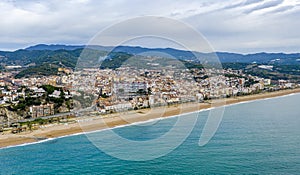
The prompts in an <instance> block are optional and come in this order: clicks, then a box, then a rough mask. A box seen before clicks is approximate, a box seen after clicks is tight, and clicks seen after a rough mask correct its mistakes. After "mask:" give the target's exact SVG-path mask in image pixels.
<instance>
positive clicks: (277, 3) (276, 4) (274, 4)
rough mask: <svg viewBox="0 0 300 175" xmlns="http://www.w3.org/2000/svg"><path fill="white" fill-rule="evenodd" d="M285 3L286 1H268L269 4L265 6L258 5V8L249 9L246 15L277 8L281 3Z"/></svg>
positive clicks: (264, 4) (266, 3)
mask: <svg viewBox="0 0 300 175" xmlns="http://www.w3.org/2000/svg"><path fill="white" fill-rule="evenodd" d="M283 1H284V0H273V1H268V2H265V3H263V4H260V5H257V6H256V7H254V8H251V9H249V10H246V11H245V12H244V13H246V14H250V13H253V12H255V11H259V10H263V9H267V8H271V7H275V6H278V5H280V4H281V3H283Z"/></svg>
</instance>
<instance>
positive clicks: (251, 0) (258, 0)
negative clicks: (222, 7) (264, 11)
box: [242, 0, 263, 5]
mask: <svg viewBox="0 0 300 175" xmlns="http://www.w3.org/2000/svg"><path fill="white" fill-rule="evenodd" d="M262 1H263V0H246V1H245V2H244V3H242V4H243V5H250V4H255V3H259V2H262Z"/></svg>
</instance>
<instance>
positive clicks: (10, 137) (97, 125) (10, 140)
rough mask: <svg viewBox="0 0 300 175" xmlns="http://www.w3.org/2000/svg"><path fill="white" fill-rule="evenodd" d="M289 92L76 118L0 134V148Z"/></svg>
mask: <svg viewBox="0 0 300 175" xmlns="http://www.w3.org/2000/svg"><path fill="white" fill-rule="evenodd" d="M293 93H300V89H299V88H298V89H289V90H281V91H276V92H268V93H261V94H255V95H248V96H241V97H232V98H228V99H221V100H213V101H211V102H209V103H186V104H180V105H172V106H164V107H155V108H149V109H143V110H137V111H128V112H123V113H115V114H109V115H104V116H89V117H82V118H78V119H77V122H76V123H66V124H53V125H47V126H43V127H41V128H40V129H38V130H34V131H31V132H29V131H28V132H23V133H19V134H5V135H0V148H3V147H7V146H14V145H20V144H24V143H31V142H37V141H39V140H43V139H47V138H55V137H61V136H66V135H71V134H76V133H82V132H89V131H96V130H101V129H106V128H112V127H115V126H121V125H127V124H131V123H135V122H142V121H147V120H150V119H156V118H163V117H170V116H174V115H178V114H184V113H188V112H194V111H198V110H202V109H208V108H211V107H217V106H223V105H229V104H236V103H240V102H246V101H252V100H258V99H265V98H273V97H278V96H283V95H288V94H293Z"/></svg>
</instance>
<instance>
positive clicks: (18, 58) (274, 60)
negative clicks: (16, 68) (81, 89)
mask: <svg viewBox="0 0 300 175" xmlns="http://www.w3.org/2000/svg"><path fill="white" fill-rule="evenodd" d="M84 48H85V46H84V45H59V44H57V45H46V44H39V45H35V46H31V47H28V48H26V49H24V50H17V51H14V52H5V51H2V52H0V59H2V61H3V60H6V61H5V62H7V61H8V62H9V63H12V62H16V63H18V64H29V63H31V62H36V61H38V62H40V61H42V60H43V57H49V56H51V58H55V56H56V57H59V58H63V57H64V56H66V57H68V58H70V57H72V59H76V57H79V55H80V52H81V51H82V49H84ZM88 48H89V49H92V50H97V51H106V52H108V51H112V52H126V53H128V54H132V55H137V54H140V55H144V56H149V55H150V56H160V57H174V58H176V59H181V60H194V61H195V60H196V57H198V58H205V59H209V58H212V57H215V55H217V56H218V58H219V60H220V61H221V62H222V63H236V62H238V63H254V62H255V63H259V64H300V60H299V59H300V53H294V54H285V53H255V54H246V55H245V54H237V53H228V52H215V53H200V52H190V51H185V50H178V49H173V48H143V47H133V46H118V47H115V48H114V47H110V46H88ZM3 57H5V58H6V59H3ZM36 59H38V60H36ZM41 59H42V60H41ZM48 60H49V58H48Z"/></svg>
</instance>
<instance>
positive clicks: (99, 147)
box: [0, 94, 300, 174]
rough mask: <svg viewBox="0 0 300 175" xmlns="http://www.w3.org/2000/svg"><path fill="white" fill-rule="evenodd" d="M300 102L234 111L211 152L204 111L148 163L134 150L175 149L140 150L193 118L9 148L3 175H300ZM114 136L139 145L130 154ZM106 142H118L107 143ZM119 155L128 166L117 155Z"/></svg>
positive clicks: (289, 99)
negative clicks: (203, 136)
mask: <svg viewBox="0 0 300 175" xmlns="http://www.w3.org/2000/svg"><path fill="white" fill-rule="evenodd" d="M299 99H300V94H292V95H287V96H283V97H275V98H271V99H264V100H255V101H250V102H246V103H240V104H235V105H228V106H226V107H225V110H224V114H223V118H222V121H221V122H220V125H219V127H218V128H217V130H216V132H215V134H214V135H213V137H212V138H211V140H210V141H209V142H208V143H207V144H205V145H204V146H199V139H200V136H201V133H202V132H203V129H204V127H205V124H206V122H207V119H208V117H209V113H210V110H205V111H201V112H198V113H197V118H196V123H195V125H193V126H191V127H192V129H191V132H190V133H189V134H188V135H187V136H186V138H185V139H184V140H183V141H182V143H180V144H179V145H178V146H176V147H175V148H172V149H171V150H167V151H166V150H164V151H165V152H164V153H163V154H162V155H160V156H158V157H155V158H151V159H149V160H137V159H136V158H135V155H134V154H135V153H136V152H135V153H133V152H131V150H140V151H139V152H138V153H139V154H140V155H139V156H140V157H143V155H147V156H148V155H151V154H152V153H153V155H154V154H155V153H157V151H158V150H161V149H162V148H166V147H168V143H165V142H157V143H156V144H155V145H154V146H153V145H151V147H150V148H149V147H142V146H145V145H142V146H140V144H139V143H140V142H141V143H148V142H147V141H149V140H150V141H151V140H155V139H157V138H161V137H163V136H166V135H167V134H166V133H168V132H169V131H170V130H172V128H173V127H174V125H176V122H177V121H178V119H180V118H181V117H185V118H189V116H188V115H193V114H194V113H193V114H185V115H182V116H176V117H171V118H168V119H159V120H157V121H150V122H149V123H137V124H132V125H129V126H125V127H118V128H114V129H110V130H103V131H97V132H93V133H86V134H77V135H71V136H66V137H61V138H56V139H49V140H45V141H42V142H39V143H34V144H25V145H20V146H14V147H7V148H2V149H0V160H1V161H0V174H300V100H299ZM185 127H189V126H185ZM112 133H114V134H115V135H118V136H120V138H123V139H125V140H130V141H132V142H136V143H137V144H136V146H134V144H133V146H132V145H131V147H129V148H127V149H124V147H126V145H125V144H122V143H120V141H118V140H114V139H116V138H111V137H112V135H111V134H112ZM115 135H114V136H115ZM178 135H179V136H180V132H178ZM103 138H106V140H107V139H110V140H112V141H111V142H105V143H104V142H103V144H102V142H101V140H102V139H103ZM97 139H98V141H97ZM166 139H169V138H167V137H166ZM173 139H174V138H173ZM171 140H172V139H171ZM170 142H172V141H170ZM108 143H110V144H111V145H107V144H108ZM103 145H105V146H109V147H111V148H114V149H111V150H109V151H107V149H106V148H104V147H103ZM127 146H128V145H127ZM143 149H145V151H144V154H143ZM116 150H118V151H119V152H122V155H127V160H126V159H124V158H122V157H121V158H120V157H118V156H115V155H118V154H114V152H112V151H116ZM151 150H152V151H151Z"/></svg>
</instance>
